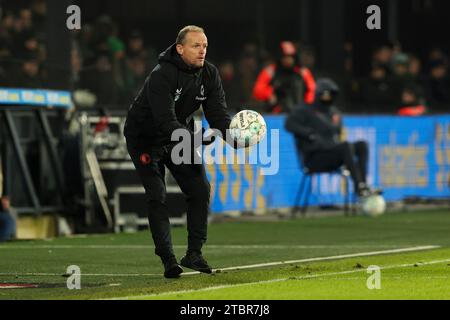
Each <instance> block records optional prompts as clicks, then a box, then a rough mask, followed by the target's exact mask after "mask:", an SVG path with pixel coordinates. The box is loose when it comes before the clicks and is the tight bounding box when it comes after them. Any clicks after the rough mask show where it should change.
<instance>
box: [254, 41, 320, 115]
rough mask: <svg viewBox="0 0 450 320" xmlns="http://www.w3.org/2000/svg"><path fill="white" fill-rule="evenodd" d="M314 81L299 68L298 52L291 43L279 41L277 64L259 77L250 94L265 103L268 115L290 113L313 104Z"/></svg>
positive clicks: (270, 66) (265, 70) (306, 70)
mask: <svg viewBox="0 0 450 320" xmlns="http://www.w3.org/2000/svg"><path fill="white" fill-rule="evenodd" d="M314 94H315V81H314V77H313V75H312V73H311V71H310V70H309V69H308V68H306V67H302V66H300V61H299V57H298V55H297V49H296V47H295V45H294V44H293V43H292V42H291V41H282V42H281V43H280V47H279V54H278V60H277V62H276V63H274V64H271V65H269V66H267V67H265V68H264V69H263V70H262V71H261V72H260V74H259V76H258V78H257V80H256V83H255V86H254V89H253V95H254V97H255V98H256V99H257V100H259V101H264V102H266V103H267V108H268V110H269V111H270V112H272V113H274V114H277V113H282V112H290V111H291V110H292V109H293V108H294V107H295V106H297V105H299V104H301V103H303V102H304V103H307V104H311V103H313V102H314Z"/></svg>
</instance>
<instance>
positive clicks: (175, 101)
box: [124, 26, 231, 278]
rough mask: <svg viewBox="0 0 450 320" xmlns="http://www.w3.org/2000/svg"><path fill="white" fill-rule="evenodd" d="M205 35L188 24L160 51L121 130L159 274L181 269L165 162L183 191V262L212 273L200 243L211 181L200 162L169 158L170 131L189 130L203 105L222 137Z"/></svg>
mask: <svg viewBox="0 0 450 320" xmlns="http://www.w3.org/2000/svg"><path fill="white" fill-rule="evenodd" d="M207 45H208V43H207V38H206V36H205V34H204V31H203V29H201V28H199V27H196V26H187V27H185V28H183V29H182V30H181V31H180V33H179V34H178V38H177V41H176V43H175V44H173V45H172V46H170V47H169V48H168V49H167V50H166V51H164V52H163V53H162V54H161V55H160V56H159V64H158V65H157V66H156V67H155V69H153V71H152V72H151V74H150V75H149V77H148V78H147V79H146V81H145V83H144V86H143V88H142V89H141V91H140V93H139V94H138V96H137V97H136V98H135V100H134V102H133V104H132V105H131V107H130V110H129V112H128V117H127V121H126V124H125V130H124V134H125V137H126V140H127V146H128V152H129V154H130V156H131V159H132V160H133V163H134V165H135V167H136V169H137V172H138V174H139V176H140V177H141V179H142V183H143V185H144V187H145V191H146V196H147V201H148V205H149V217H148V218H149V224H150V230H151V233H152V237H153V241H154V243H155V247H156V248H155V253H156V254H157V255H158V256H160V257H161V260H162V262H163V264H164V269H165V271H164V276H165V277H167V278H177V277H179V275H180V274H181V273H182V272H183V269H182V268H181V267H180V266H179V265H178V263H177V260H176V258H175V255H174V252H173V248H172V240H171V233H170V223H169V211H168V208H167V205H166V199H165V196H166V190H165V179H164V177H165V172H164V170H165V169H164V166H166V167H167V168H168V169H169V170H170V172H171V173H172V175H173V176H174V178H175V180H176V181H177V183H178V184H179V186H180V188H181V190H182V191H183V193H184V194H185V195H186V196H187V203H188V210H187V228H188V249H187V252H186V256H185V257H183V258H182V259H181V261H180V264H181V265H182V266H185V267H187V268H191V269H194V270H197V271H200V272H205V273H211V272H212V271H211V267H210V266H209V265H208V263H207V262H206V261H205V259H204V258H203V257H202V253H201V249H202V246H203V244H204V243H205V241H206V236H207V217H208V213H209V201H210V199H209V197H210V185H209V182H208V180H207V177H206V173H205V169H204V166H203V164H174V162H173V159H172V158H171V150H172V148H173V146H174V145H175V144H176V143H174V142H172V141H171V135H172V133H173V132H174V131H175V130H176V129H186V130H189V133H190V134H191V135H193V130H194V123H193V119H192V118H193V117H192V115H193V113H194V112H195V111H196V110H198V109H199V108H200V106H202V107H203V111H204V114H205V117H206V119H207V121H208V123H209V125H210V127H211V128H213V129H218V130H220V132H221V133H222V136H223V137H226V130H227V129H228V128H229V125H230V122H231V118H230V116H229V115H228V114H227V110H226V109H227V105H226V102H225V93H224V91H223V88H222V82H221V79H220V77H219V73H218V70H217V68H216V67H215V66H214V65H212V64H211V63H209V62H208V61H206V60H205V56H206V49H207Z"/></svg>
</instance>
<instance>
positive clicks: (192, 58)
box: [177, 32, 208, 68]
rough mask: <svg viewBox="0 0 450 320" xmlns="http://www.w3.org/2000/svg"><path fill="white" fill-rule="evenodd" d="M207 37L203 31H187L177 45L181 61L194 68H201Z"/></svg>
mask: <svg viewBox="0 0 450 320" xmlns="http://www.w3.org/2000/svg"><path fill="white" fill-rule="evenodd" d="M207 48H208V39H207V38H206V35H205V34H204V33H203V32H188V33H187V35H186V38H185V40H184V43H183V44H178V45H177V52H178V53H179V54H180V56H181V58H182V59H183V61H184V62H185V63H186V64H187V65H189V66H191V67H195V68H201V67H203V65H204V64H205V57H206V49H207Z"/></svg>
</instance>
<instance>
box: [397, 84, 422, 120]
mask: <svg viewBox="0 0 450 320" xmlns="http://www.w3.org/2000/svg"><path fill="white" fill-rule="evenodd" d="M426 111H427V108H426V107H425V104H424V101H423V98H422V93H421V90H420V88H419V87H418V86H417V85H414V84H412V83H410V84H408V85H406V86H405V87H404V88H403V90H402V93H401V105H400V109H399V110H398V114H399V115H402V116H420V115H423V114H425V113H426Z"/></svg>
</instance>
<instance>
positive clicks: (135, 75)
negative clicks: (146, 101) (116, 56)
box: [124, 56, 148, 104]
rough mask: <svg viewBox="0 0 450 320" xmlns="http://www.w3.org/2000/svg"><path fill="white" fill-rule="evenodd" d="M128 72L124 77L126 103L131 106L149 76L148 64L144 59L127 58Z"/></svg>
mask: <svg viewBox="0 0 450 320" xmlns="http://www.w3.org/2000/svg"><path fill="white" fill-rule="evenodd" d="M126 66H127V68H126V70H125V75H124V82H125V87H124V91H125V92H124V94H125V97H124V99H125V101H124V103H127V104H131V102H132V101H133V99H134V98H135V97H136V96H137V94H138V92H139V90H140V89H141V87H142V83H144V81H145V78H146V77H147V75H148V70H147V63H146V61H145V59H144V58H143V57H140V56H134V57H133V58H127V60H126Z"/></svg>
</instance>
